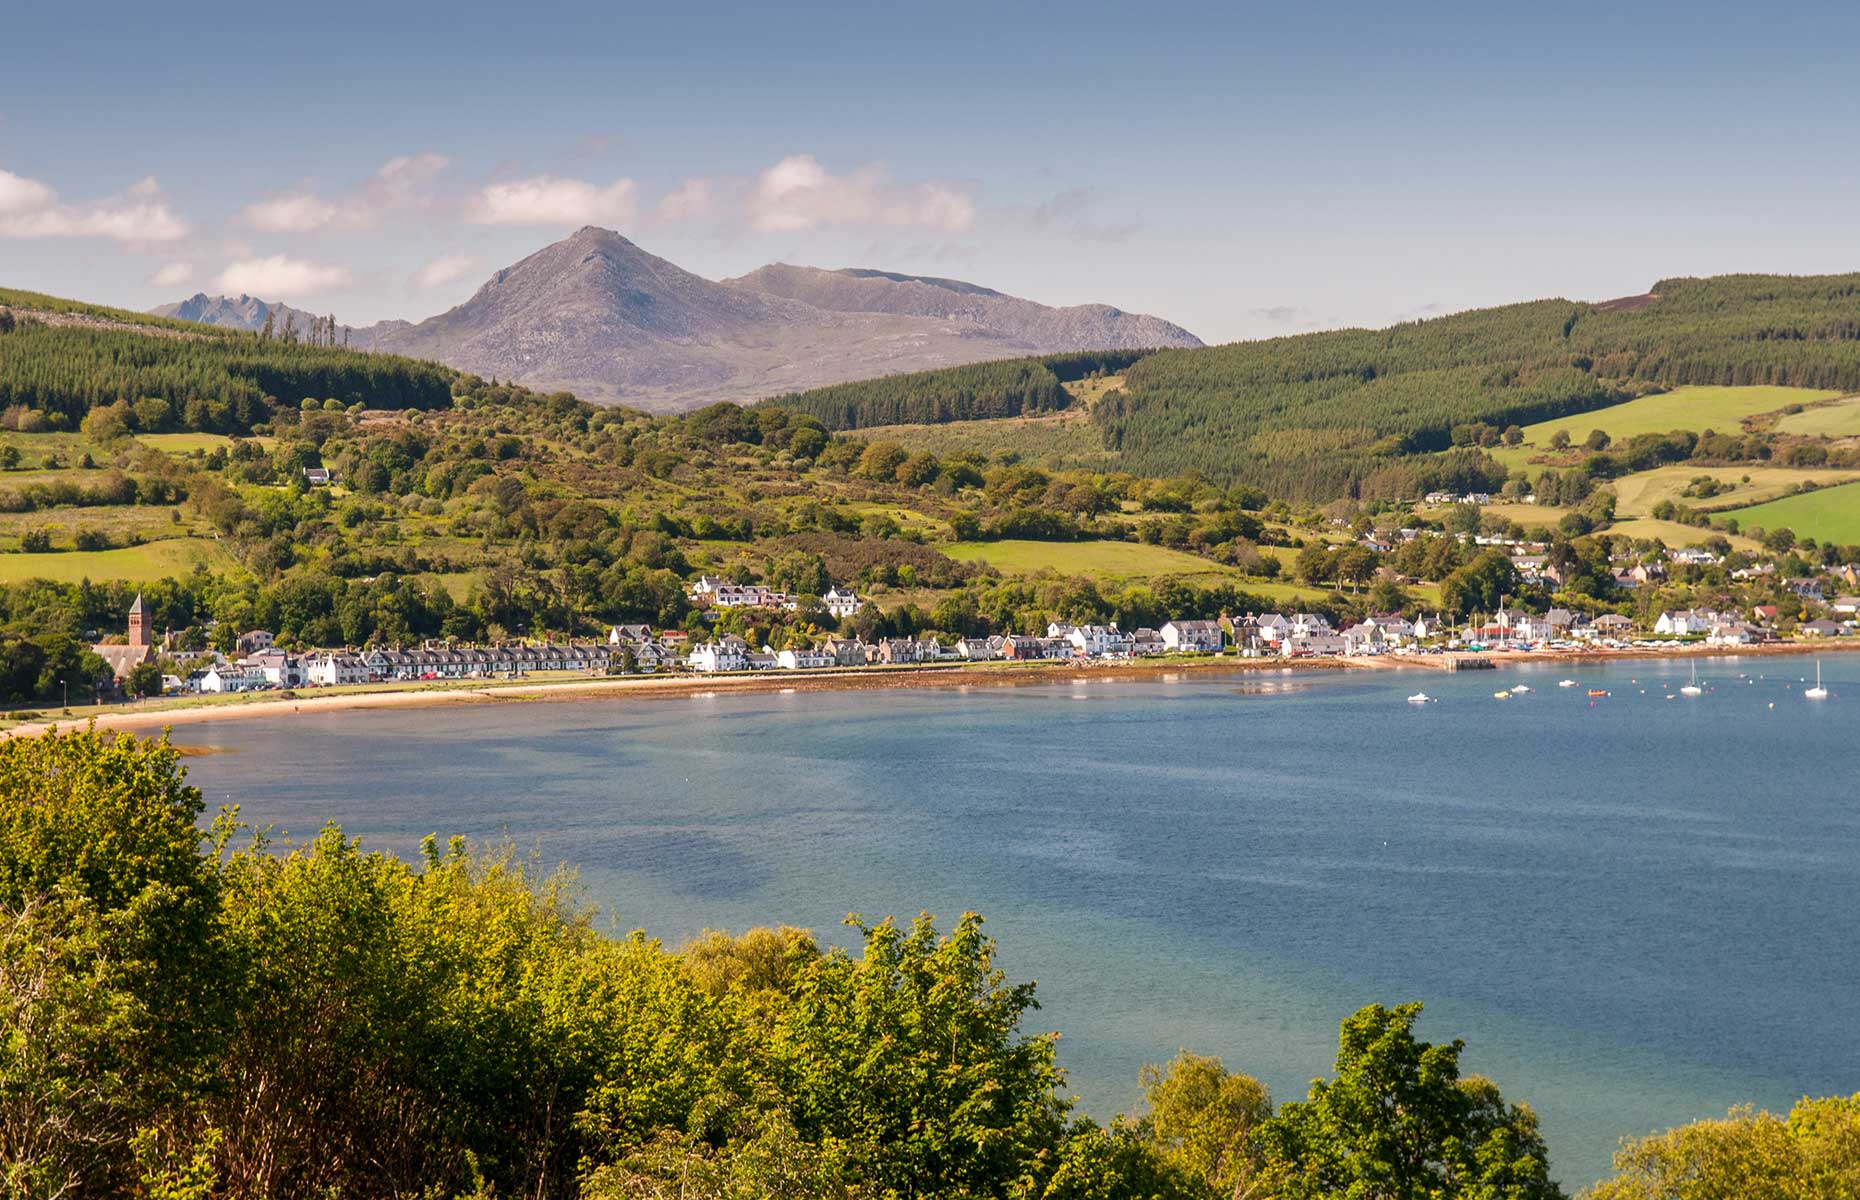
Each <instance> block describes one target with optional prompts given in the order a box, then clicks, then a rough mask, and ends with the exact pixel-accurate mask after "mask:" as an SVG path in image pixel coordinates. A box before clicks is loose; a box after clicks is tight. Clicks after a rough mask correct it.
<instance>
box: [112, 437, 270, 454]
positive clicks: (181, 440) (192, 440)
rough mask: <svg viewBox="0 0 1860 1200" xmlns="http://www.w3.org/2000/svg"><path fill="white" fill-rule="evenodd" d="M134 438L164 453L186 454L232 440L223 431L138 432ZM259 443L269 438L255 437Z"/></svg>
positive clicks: (231, 441)
mask: <svg viewBox="0 0 1860 1200" xmlns="http://www.w3.org/2000/svg"><path fill="white" fill-rule="evenodd" d="M136 440H137V441H138V442H141V443H142V444H143V445H145V446H153V447H155V449H157V450H160V451H162V452H163V453H165V454H186V453H187V452H188V451H190V450H211V449H213V448H214V447H215V446H230V445H232V443H233V440H232V439H231V438H229V437H227V436H226V435H225V434H223V433H138V434H137V435H136ZM253 440H254V441H257V442H258V443H259V444H261V445H264V444H266V443H268V442H270V441H271V440H272V439H271V438H255V439H253Z"/></svg>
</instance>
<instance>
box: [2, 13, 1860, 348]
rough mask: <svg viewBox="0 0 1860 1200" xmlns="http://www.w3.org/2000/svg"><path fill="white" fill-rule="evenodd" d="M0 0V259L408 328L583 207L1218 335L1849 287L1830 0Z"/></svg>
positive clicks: (1851, 243)
mask: <svg viewBox="0 0 1860 1200" xmlns="http://www.w3.org/2000/svg"><path fill="white" fill-rule="evenodd" d="M672 7H674V6H668V5H665V4H662V3H660V4H654V5H650V6H642V5H634V4H630V3H605V4H562V3H554V2H551V0H531V2H529V3H525V4H523V5H515V6H513V5H508V4H498V5H488V4H475V3H471V2H455V3H448V4H444V5H439V4H423V3H396V4H382V3H376V4H372V5H354V4H348V3H343V2H340V0H337V2H328V3H322V4H317V5H285V6H279V5H267V6H260V8H262V9H263V10H264V11H260V10H259V9H250V8H248V9H242V10H238V11H232V10H224V9H218V10H212V13H211V15H210V16H209V17H205V18H197V17H195V16H193V15H192V14H191V13H190V11H189V10H187V9H185V8H181V9H176V8H174V7H173V6H152V5H148V4H146V3H136V4H133V5H130V4H118V3H115V0H93V2H92V3H89V4H86V5H83V6H79V7H76V8H74V7H72V6H69V5H63V6H61V5H27V6H19V7H18V9H17V11H11V12H9V13H8V15H7V17H6V18H5V21H4V25H3V26H0V80H4V81H5V82H4V86H0V286H10V287H23V288H30V289H33V290H38V291H45V292H51V293H54V294H57V295H62V296H70V297H74V298H79V299H85V300H90V301H95V302H100V303H108V304H116V305H122V306H125V307H133V308H146V307H149V306H152V305H155V304H158V303H162V302H164V301H170V300H176V299H180V298H183V297H185V296H189V295H192V294H193V293H194V292H196V291H205V292H208V293H209V294H211V293H218V292H225V293H229V294H237V293H240V292H247V293H251V294H253V295H257V296H260V297H262V298H264V299H268V300H285V301H287V302H289V303H292V304H295V305H298V306H300V307H305V308H310V309H313V310H315V311H318V312H330V313H334V314H335V315H336V317H337V319H338V320H339V321H341V322H343V323H346V324H357V325H359V324H365V323H368V322H371V321H375V320H379V319H383V318H390V317H399V318H406V319H415V320H417V319H420V318H422V317H426V316H430V315H432V314H434V313H437V312H440V311H443V310H444V309H446V308H449V307H451V306H452V305H454V304H458V303H460V302H462V301H464V300H465V299H467V298H468V297H469V296H470V295H471V294H472V292H473V291H475V290H476V288H477V287H478V286H479V285H480V284H482V283H483V282H484V281H485V280H486V279H487V278H488V277H489V276H490V274H491V273H492V272H493V271H495V270H496V269H498V268H499V267H502V266H507V265H509V264H510V263H513V262H515V261H517V260H518V259H520V258H522V257H523V256H524V255H526V254H528V253H531V252H533V251H535V250H537V249H539V248H540V247H542V246H543V245H545V244H547V243H548V242H551V241H553V240H555V239H557V238H560V237H562V236H565V235H567V234H568V233H571V232H573V231H574V230H575V229H577V228H579V227H580V226H582V225H587V224H593V225H600V226H603V227H607V228H612V229H618V230H619V231H620V232H622V233H624V234H626V235H627V236H629V237H631V238H632V239H633V240H634V241H636V242H638V243H639V244H640V245H641V246H643V247H645V248H646V249H647V250H649V251H651V252H653V253H655V254H659V255H662V256H664V257H666V258H669V259H670V260H672V261H673V262H675V263H677V264H679V265H680V266H683V267H685V268H687V269H689V270H693V271H696V272H698V273H699V274H702V275H706V276H709V277H711V278H721V277H726V276H731V275H737V274H742V273H744V272H747V271H749V270H752V269H754V268H755V267H757V266H760V265H762V264H764V263H767V262H773V261H782V262H791V263H803V264H808V265H813V266H822V267H849V266H858V267H880V268H885V269H890V270H897V271H908V272H912V273H917V274H930V275H945V276H953V277H956V278H961V279H967V280H971V281H974V282H978V283H982V284H985V285H987V286H990V287H994V288H998V289H1000V290H1002V291H1005V292H1009V293H1012V294H1015V295H1020V296H1026V297H1028V298H1030V299H1034V300H1038V301H1041V302H1043V303H1048V304H1077V303H1086V302H1101V303H1108V304H1114V305H1117V306H1118V307H1120V308H1124V309H1127V310H1130V311H1135V312H1150V313H1155V314H1157V315H1160V316H1163V317H1167V318H1169V319H1170V320H1173V321H1176V322H1177V323H1179V324H1181V325H1184V326H1186V327H1187V328H1188V329H1190V330H1191V331H1193V332H1195V333H1196V334H1198V335H1199V336H1201V337H1202V338H1203V339H1205V340H1207V341H1211V342H1213V341H1231V340H1235V339H1240V338H1255V337H1270V336H1278V335H1282V334H1286V333H1293V332H1299V331H1303V330H1308V329H1316V328H1331V327H1337V326H1343V325H1372V326H1380V325H1387V324H1390V323H1392V322H1395V321H1399V320H1408V319H1414V318H1416V317H1423V316H1428V315H1432V314H1437V313H1443V312H1451V311H1457V310H1460V309H1465V308H1472V307H1480V306H1484V305H1490V304H1499V303H1507V302H1511V301H1518V300H1528V299H1535V298H1541V297H1545V296H1566V297H1570V298H1573V299H1587V300H1600V299H1608V298H1611V297H1615V296H1622V295H1631V294H1635V293H1639V292H1643V291H1645V290H1647V289H1648V287H1650V286H1651V285H1652V284H1653V283H1654V282H1655V281H1657V280H1659V279H1662V278H1666V277H1670V276H1675V275H1705V274H1718V273H1723V272H1729V271H1778V272H1790V273H1828V272H1842V271H1852V270H1860V154H1856V153H1855V148H1856V135H1855V131H1856V130H1860V87H1857V86H1855V84H1854V82H1853V81H1854V79H1855V78H1856V71H1855V68H1856V66H1860V5H1854V4H1852V3H1842V4H1821V3H1797V4H1792V5H1783V6H1758V5H1750V4H1747V3H1741V4H1735V5H1732V4H1714V3H1694V4H1665V3H1654V2H1647V3H1632V2H1629V3H1620V2H1616V3H1609V4H1588V3H1583V2H1580V0H1572V2H1568V3H1562V4H1556V5H1543V4H1538V5H1528V6H1527V5H1513V4H1502V3H1501V4H1492V3H1481V4H1425V3H1413V4H1389V3H1386V2H1383V3H1377V4H1353V3H1310V4H1304V5H1295V4H1285V3H1283V2H1280V3H1275V4H1271V5H1253V4H1244V3H1230V4H1209V5H1202V4H1197V3H1179V2H1178V3H1172V4H1147V5H1138V4H1125V5H1101V4H1094V3H1089V2H1084V0H1075V2H1073V3H1067V4H1040V5H1035V4H1025V5H1017V4H1009V3H999V2H998V3H992V4H969V3H964V2H961V0H948V2H945V3H941V4H938V5H934V6H924V5H911V6H905V5H855V4H851V3H844V4H836V5H826V4H811V3H805V2H799V0H788V2H784V3H781V4H770V3H767V2H766V0H763V2H761V3H755V4H729V3H709V4H706V3H693V4H686V5H681V6H675V7H677V9H678V11H667V9H669V8H672Z"/></svg>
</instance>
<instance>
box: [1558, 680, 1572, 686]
mask: <svg viewBox="0 0 1860 1200" xmlns="http://www.w3.org/2000/svg"><path fill="white" fill-rule="evenodd" d="M1557 686H1558V687H1575V686H1576V681H1575V680H1573V679H1563V680H1559V681H1558V682H1557Z"/></svg>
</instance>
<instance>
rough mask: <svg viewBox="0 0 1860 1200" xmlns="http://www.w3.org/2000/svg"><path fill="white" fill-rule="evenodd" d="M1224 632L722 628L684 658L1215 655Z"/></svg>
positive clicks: (710, 662)
mask: <svg viewBox="0 0 1860 1200" xmlns="http://www.w3.org/2000/svg"><path fill="white" fill-rule="evenodd" d="M1224 644H1225V634H1224V633H1223V631H1222V629H1221V624H1220V622H1218V621H1170V622H1167V623H1166V624H1164V625H1163V627H1162V628H1161V629H1149V628H1143V629H1138V630H1136V631H1134V632H1125V631H1123V630H1120V629H1119V628H1118V627H1117V625H1116V624H1115V623H1113V624H1110V625H1070V624H1066V623H1063V622H1053V623H1052V624H1049V625H1048V626H1047V627H1046V632H1045V633H1044V634H1018V633H1013V634H995V635H992V636H989V637H965V638H961V639H959V640H958V641H957V642H956V643H955V644H954V645H953V646H945V645H943V644H942V643H941V642H939V641H937V640H936V639H935V638H932V637H922V638H879V639H877V640H874V641H871V642H866V641H863V640H861V639H859V638H856V637H855V638H828V639H827V640H826V641H824V642H822V643H821V644H820V645H818V646H809V647H791V648H789V649H786V650H779V651H778V650H775V649H773V648H771V647H769V646H764V647H763V648H762V649H761V650H759V651H758V650H755V649H753V648H752V647H751V646H750V645H749V644H748V643H747V642H745V641H743V639H742V638H739V637H737V636H736V635H734V634H727V635H725V636H723V637H720V638H717V639H715V640H713V641H709V642H705V643H703V644H701V645H697V646H693V647H692V648H691V653H690V655H689V656H688V657H687V658H686V660H685V665H686V666H688V667H690V668H691V669H692V670H694V671H704V672H715V671H754V670H790V671H792V670H810V669H816V668H820V667H850V666H868V665H895V664H902V663H924V662H955V661H961V662H989V661H993V660H997V659H1000V660H1007V661H1013V662H1027V661H1034V660H1056V659H1067V660H1076V659H1118V658H1137V657H1142V656H1145V655H1157V654H1218V653H1219V652H1220V650H1221V648H1222V646H1223V645H1224Z"/></svg>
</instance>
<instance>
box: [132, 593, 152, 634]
mask: <svg viewBox="0 0 1860 1200" xmlns="http://www.w3.org/2000/svg"><path fill="white" fill-rule="evenodd" d="M129 644H130V645H132V646H146V645H148V644H149V618H148V614H147V613H146V612H144V611H143V610H142V593H140V592H137V593H136V602H135V603H134V604H132V605H130V606H129Z"/></svg>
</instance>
